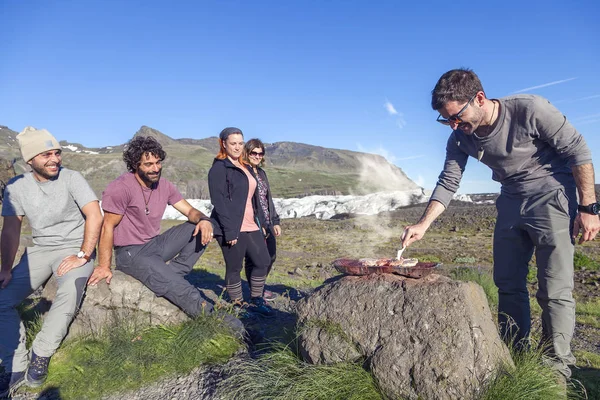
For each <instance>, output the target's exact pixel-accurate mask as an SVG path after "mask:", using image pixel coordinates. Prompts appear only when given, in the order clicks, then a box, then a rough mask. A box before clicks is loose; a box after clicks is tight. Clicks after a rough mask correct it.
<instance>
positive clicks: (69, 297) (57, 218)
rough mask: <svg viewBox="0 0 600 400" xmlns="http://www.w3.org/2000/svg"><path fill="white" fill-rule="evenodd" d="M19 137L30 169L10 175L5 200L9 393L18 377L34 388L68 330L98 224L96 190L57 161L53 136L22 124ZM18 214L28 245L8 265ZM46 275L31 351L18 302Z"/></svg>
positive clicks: (5, 389) (1, 354)
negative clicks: (50, 297)
mask: <svg viewBox="0 0 600 400" xmlns="http://www.w3.org/2000/svg"><path fill="white" fill-rule="evenodd" d="M17 141H18V143H19V148H20V150H21V155H22V156H23V160H24V161H25V162H27V164H29V166H30V167H31V172H28V173H25V174H23V175H19V176H17V177H15V178H13V179H11V180H10V181H9V182H8V184H7V186H6V189H5V192H4V203H3V204H2V217H3V218H4V223H3V226H2V235H1V240H0V252H1V253H2V266H1V270H0V359H1V360H2V366H3V367H4V370H5V374H4V377H3V378H4V379H3V381H2V382H0V385H1V386H0V397H6V396H9V395H11V393H12V392H14V391H15V390H16V389H17V388H18V387H19V386H20V385H22V384H23V383H26V384H27V385H28V386H31V387H37V386H40V385H42V384H43V383H44V381H45V379H46V376H47V373H48V363H49V361H50V357H51V356H52V355H53V354H54V353H55V352H56V350H57V349H58V347H59V345H60V343H61V341H62V340H63V338H64V337H65V335H66V333H67V328H68V326H69V324H70V323H71V321H72V319H73V316H74V314H75V312H76V311H77V309H78V307H79V304H80V302H81V299H82V296H83V293H84V290H85V286H86V282H87V280H88V278H89V277H90V275H91V274H92V270H93V259H94V257H95V255H94V254H95V248H96V244H97V242H98V237H99V235H100V228H101V226H102V213H101V211H100V205H99V203H98V199H97V197H96V195H95V194H94V191H93V190H92V189H91V188H90V186H89V185H88V183H87V182H86V180H85V179H84V178H83V177H82V176H81V174H80V173H79V172H76V171H72V170H69V169H66V168H62V167H61V161H62V154H61V151H62V149H61V146H60V144H59V143H58V141H57V140H56V139H55V138H54V136H52V135H51V134H50V133H49V132H48V131H46V130H45V129H41V130H37V129H35V128H32V127H27V128H25V129H24V130H23V132H21V133H19V134H18V135H17ZM23 217H27V220H28V221H29V225H30V226H31V233H32V237H33V246H31V247H28V248H27V249H26V250H25V253H24V254H23V256H22V257H21V260H20V261H19V263H18V264H17V265H16V266H15V267H14V268H12V266H13V262H14V260H15V257H16V255H17V250H18V248H19V241H20V235H21V224H22V221H23ZM51 275H54V276H55V278H56V282H57V284H58V290H57V293H56V298H55V299H54V301H53V302H52V306H51V308H50V311H49V312H48V314H47V315H46V317H45V318H44V322H43V325H42V329H41V330H40V332H39V333H38V334H37V335H36V337H35V340H34V341H33V344H32V346H31V355H29V352H28V350H27V348H26V347H25V328H24V326H23V323H22V322H21V320H20V318H19V314H18V312H17V310H16V307H17V306H18V305H19V304H20V303H21V302H22V301H23V300H24V299H25V298H26V297H27V296H29V295H30V294H31V293H32V292H33V291H34V290H36V289H37V288H38V287H40V286H41V285H42V284H44V282H46V281H47V280H48V278H50V276H51ZM28 358H30V360H29V361H28Z"/></svg>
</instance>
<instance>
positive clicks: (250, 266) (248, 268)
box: [244, 227, 277, 282]
mask: <svg viewBox="0 0 600 400" xmlns="http://www.w3.org/2000/svg"><path fill="white" fill-rule="evenodd" d="M268 229H269V230H268V231H267V232H268V233H269V235H268V236H267V238H266V239H265V240H266V242H267V249H268V250H269V255H270V256H271V264H269V268H267V275H269V273H270V272H271V268H273V264H274V263H275V259H276V258H277V239H275V232H274V231H273V228H272V227H269V228H268ZM253 271H254V263H253V262H252V259H251V258H250V257H248V256H246V258H245V260H244V272H245V273H246V279H247V280H248V282H250V278H251V277H252V272H253Z"/></svg>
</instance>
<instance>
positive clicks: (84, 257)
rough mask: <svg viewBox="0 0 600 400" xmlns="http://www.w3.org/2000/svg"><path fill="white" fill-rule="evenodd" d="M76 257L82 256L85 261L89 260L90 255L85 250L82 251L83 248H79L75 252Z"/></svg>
mask: <svg viewBox="0 0 600 400" xmlns="http://www.w3.org/2000/svg"><path fill="white" fill-rule="evenodd" d="M77 258H83V259H85V261H90V256H88V255H87V254H85V251H83V250H81V251H80V252H79V253H77Z"/></svg>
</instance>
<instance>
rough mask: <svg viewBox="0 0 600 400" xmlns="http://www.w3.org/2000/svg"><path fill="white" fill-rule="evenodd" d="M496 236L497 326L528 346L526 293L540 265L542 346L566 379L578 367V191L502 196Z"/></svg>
mask: <svg viewBox="0 0 600 400" xmlns="http://www.w3.org/2000/svg"><path fill="white" fill-rule="evenodd" d="M496 208H497V209H498V219H497V222H496V229H495V231H494V281H495V283H496V286H498V295H499V305H498V313H499V314H498V322H499V325H500V331H501V334H502V335H503V337H504V338H505V339H507V340H514V341H515V343H517V345H518V346H519V345H526V344H527V340H528V337H529V333H530V330H531V317H530V308H529V296H528V291H527V272H528V264H529V261H530V260H531V257H532V255H533V253H534V252H535V257H536V261H537V267H538V271H537V279H538V285H539V289H538V291H537V293H536V298H537V301H538V304H539V305H540V307H541V308H542V340H543V345H546V346H547V347H548V350H549V353H550V354H549V355H550V356H551V357H553V358H554V361H553V362H554V366H555V368H556V369H558V370H559V371H561V372H562V373H563V374H564V375H566V376H567V377H569V376H570V374H571V372H570V370H569V367H568V365H569V364H574V363H575V357H574V356H573V354H572V353H571V339H572V337H573V332H574V329H575V300H574V299H573V295H572V291H573V287H574V284H573V253H574V243H573V241H572V238H571V231H572V223H573V219H574V218H575V215H576V212H577V199H576V195H575V189H573V190H570V191H569V192H566V191H565V190H563V189H559V190H555V191H552V192H549V193H544V194H541V195H535V196H532V197H529V198H525V199H523V198H510V197H508V196H505V195H501V196H500V197H499V198H498V200H497V202H496Z"/></svg>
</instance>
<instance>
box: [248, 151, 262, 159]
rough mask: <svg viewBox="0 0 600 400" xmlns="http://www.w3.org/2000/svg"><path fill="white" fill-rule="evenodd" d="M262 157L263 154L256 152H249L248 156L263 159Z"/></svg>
mask: <svg viewBox="0 0 600 400" xmlns="http://www.w3.org/2000/svg"><path fill="white" fill-rule="evenodd" d="M264 155H265V153H259V152H257V151H251V152H250V156H252V157H258V158H263V156H264Z"/></svg>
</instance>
